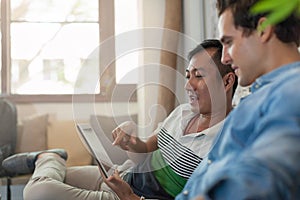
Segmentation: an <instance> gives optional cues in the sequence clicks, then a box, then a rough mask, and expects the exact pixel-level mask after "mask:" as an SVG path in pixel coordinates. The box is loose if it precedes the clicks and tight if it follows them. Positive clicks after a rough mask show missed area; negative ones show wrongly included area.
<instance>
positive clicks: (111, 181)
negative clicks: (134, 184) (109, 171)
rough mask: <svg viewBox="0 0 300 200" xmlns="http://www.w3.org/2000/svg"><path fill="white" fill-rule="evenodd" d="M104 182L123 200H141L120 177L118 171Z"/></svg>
mask: <svg viewBox="0 0 300 200" xmlns="http://www.w3.org/2000/svg"><path fill="white" fill-rule="evenodd" d="M104 182H105V183H106V184H107V185H108V186H109V187H110V188H111V189H112V190H113V191H114V192H115V193H116V194H117V195H118V197H119V198H120V199H121V200H139V199H140V197H139V196H137V195H136V194H134V192H133V191H132V189H131V187H130V185H129V184H128V183H126V182H125V181H124V180H123V179H122V178H121V177H120V175H119V172H118V171H117V170H115V171H114V174H113V175H112V176H110V177H108V178H107V179H104Z"/></svg>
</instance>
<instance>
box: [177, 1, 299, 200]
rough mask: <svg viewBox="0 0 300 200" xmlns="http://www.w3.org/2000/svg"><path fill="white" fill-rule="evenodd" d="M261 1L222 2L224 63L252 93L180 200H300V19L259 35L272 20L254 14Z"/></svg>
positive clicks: (230, 118)
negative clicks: (298, 90)
mask: <svg viewBox="0 0 300 200" xmlns="http://www.w3.org/2000/svg"><path fill="white" fill-rule="evenodd" d="M256 2H257V0H218V11H219V22H218V28H219V33H220V41H221V42H222V44H223V53H222V63H224V64H230V65H231V67H232V68H233V69H234V70H235V73H236V74H237V76H238V78H239V84H240V85H241V86H251V94H250V95H248V96H247V97H246V98H244V99H243V100H242V101H241V102H240V103H239V105H238V106H237V107H236V108H235V109H234V110H233V111H232V112H231V113H230V114H229V116H228V117H227V118H226V119H225V122H224V127H223V129H222V130H221V131H220V133H219V134H218V136H217V137H216V140H215V141H214V143H213V145H212V149H211V150H210V152H209V154H208V156H207V157H206V158H205V159H204V160H203V161H202V162H201V163H200V164H199V166H198V167H197V169H196V170H195V171H194V173H193V174H192V176H191V177H190V179H189V180H188V182H187V184H186V185H185V188H184V189H183V191H182V192H181V193H180V194H179V195H178V196H177V197H176V199H177V200H184V199H199V200H200V199H216V200H218V199H222V200H227V199H230V200H231V199H272V200H273V199H300V179H299V174H300V162H299V161H298V159H299V157H300V146H299V143H300V103H299V102H300V92H297V85H300V76H299V75H300V53H299V50H298V46H299V38H300V29H299V27H300V26H299V22H300V19H299V18H297V17H295V16H294V15H291V16H289V17H288V18H287V19H286V20H285V21H282V22H281V23H279V24H276V25H268V26H266V28H265V29H263V30H261V29H260V28H258V27H261V26H262V24H263V23H265V22H266V20H267V16H268V15H267V13H264V14H259V15H253V14H252V13H251V12H250V8H251V7H252V6H253V5H254V4H255V3H256Z"/></svg>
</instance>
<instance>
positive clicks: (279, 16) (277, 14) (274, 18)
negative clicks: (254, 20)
mask: <svg viewBox="0 0 300 200" xmlns="http://www.w3.org/2000/svg"><path fill="white" fill-rule="evenodd" d="M297 6H298V0H293V1H290V2H289V3H286V4H285V5H284V6H282V7H279V8H277V9H274V10H273V11H272V12H271V13H270V14H269V15H268V16H267V20H266V21H264V23H262V24H261V26H260V27H258V30H259V31H262V30H264V29H265V28H266V27H267V26H268V25H274V24H277V23H280V22H282V21H283V20H285V19H286V18H287V17H288V16H290V15H291V14H292V13H293V12H294V10H295V9H296V8H297Z"/></svg>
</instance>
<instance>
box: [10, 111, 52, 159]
mask: <svg viewBox="0 0 300 200" xmlns="http://www.w3.org/2000/svg"><path fill="white" fill-rule="evenodd" d="M47 125H48V114H40V115H33V116H30V117H27V118H25V119H23V120H22V121H21V124H19V125H18V134H17V143H16V153H20V152H31V151H40V150H45V149H46V148H47V145H46V144H47V138H46V134H47Z"/></svg>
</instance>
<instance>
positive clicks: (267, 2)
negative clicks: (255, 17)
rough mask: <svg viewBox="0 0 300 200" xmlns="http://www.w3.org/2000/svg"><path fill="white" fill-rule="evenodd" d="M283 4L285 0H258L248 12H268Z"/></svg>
mask: <svg viewBox="0 0 300 200" xmlns="http://www.w3.org/2000/svg"><path fill="white" fill-rule="evenodd" d="M285 5H286V2H285V0H275V1H274V0H260V1H258V2H257V3H256V4H254V5H253V6H252V7H251V9H250V12H252V13H253V14H258V13H263V12H269V11H272V10H275V9H276V8H279V7H282V6H283V7H284V6H285Z"/></svg>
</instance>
